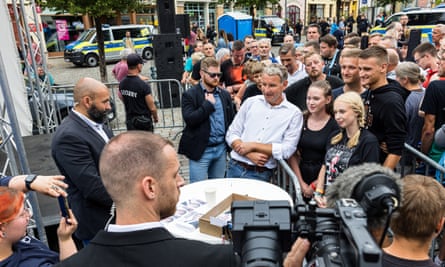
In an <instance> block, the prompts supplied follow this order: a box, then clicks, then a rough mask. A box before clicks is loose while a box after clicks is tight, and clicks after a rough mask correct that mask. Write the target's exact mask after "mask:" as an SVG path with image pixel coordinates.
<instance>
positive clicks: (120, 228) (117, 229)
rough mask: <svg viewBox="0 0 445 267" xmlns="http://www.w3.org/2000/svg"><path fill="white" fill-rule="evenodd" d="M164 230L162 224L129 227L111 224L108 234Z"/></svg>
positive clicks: (142, 224) (149, 223) (143, 224)
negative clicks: (155, 229) (154, 229)
mask: <svg viewBox="0 0 445 267" xmlns="http://www.w3.org/2000/svg"><path fill="white" fill-rule="evenodd" d="M161 227H162V228H163V227H164V226H163V225H162V224H161V222H147V223H138V224H129V225H118V224H110V225H108V228H107V231H108V232H115V233H125V232H133V231H140V230H148V229H153V228H161Z"/></svg>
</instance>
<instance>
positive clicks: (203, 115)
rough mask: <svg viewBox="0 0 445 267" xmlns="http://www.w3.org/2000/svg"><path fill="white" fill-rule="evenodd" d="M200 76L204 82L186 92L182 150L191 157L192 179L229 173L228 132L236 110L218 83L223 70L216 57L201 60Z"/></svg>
mask: <svg viewBox="0 0 445 267" xmlns="http://www.w3.org/2000/svg"><path fill="white" fill-rule="evenodd" d="M200 76H201V80H200V82H199V83H198V84H197V85H195V86H193V87H192V88H190V89H189V90H187V91H186V92H184V94H183V96H182V116H183V118H184V121H185V124H186V126H185V129H184V131H183V132H182V137H181V140H180V142H179V154H183V155H185V156H186V157H187V158H188V159H189V169H190V182H191V183H193V182H197V181H201V180H204V179H208V178H209V179H210V178H223V177H225V170H226V144H225V142H224V136H225V134H226V131H227V129H228V128H229V125H230V123H231V122H232V119H233V117H234V114H235V113H234V108H233V104H232V100H231V97H230V94H229V93H228V92H227V91H226V90H223V89H221V88H219V87H218V85H219V79H220V77H221V72H220V67H219V63H218V61H217V60H216V59H215V58H213V57H206V58H204V59H203V60H202V61H201V70H200Z"/></svg>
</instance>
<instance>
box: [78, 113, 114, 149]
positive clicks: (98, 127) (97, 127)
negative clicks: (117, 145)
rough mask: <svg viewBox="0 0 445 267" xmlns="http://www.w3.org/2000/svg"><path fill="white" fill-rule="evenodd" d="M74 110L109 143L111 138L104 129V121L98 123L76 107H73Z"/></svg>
mask: <svg viewBox="0 0 445 267" xmlns="http://www.w3.org/2000/svg"><path fill="white" fill-rule="evenodd" d="M72 111H73V112H74V113H75V114H76V115H77V116H79V118H81V119H82V120H83V121H84V122H85V123H86V124H87V125H88V126H89V127H91V129H93V130H94V131H96V133H98V134H99V135H100V136H101V137H102V139H103V140H104V141H105V143H107V142H108V141H109V140H110V138H109V137H108V135H107V134H106V133H105V131H104V128H103V126H104V125H103V123H97V122H94V121H92V120H90V119H89V118H88V117H87V116H85V115H83V114H82V113H79V112H78V111H76V110H75V109H74V108H73V109H72Z"/></svg>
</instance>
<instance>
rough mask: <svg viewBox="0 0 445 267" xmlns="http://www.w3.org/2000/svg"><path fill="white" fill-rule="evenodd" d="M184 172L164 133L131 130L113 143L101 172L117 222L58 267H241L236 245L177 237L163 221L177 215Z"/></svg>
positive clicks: (109, 147) (107, 147) (102, 164)
mask: <svg viewBox="0 0 445 267" xmlns="http://www.w3.org/2000/svg"><path fill="white" fill-rule="evenodd" d="M117 166H125V168H117ZM179 168H180V165H179V161H178V159H177V155H176V152H175V149H174V148H173V146H172V144H171V143H170V142H169V141H168V140H165V139H163V138H162V137H161V136H159V135H155V134H152V133H149V132H145V131H144V132H143V131H128V132H125V133H122V134H120V135H118V136H116V137H115V138H113V139H111V141H110V142H109V143H108V144H107V145H106V146H105V148H104V151H103V153H102V156H101V159H100V173H101V174H102V180H103V183H104V185H105V188H106V189H107V191H108V192H109V193H110V196H111V198H112V199H113V201H114V203H115V205H116V224H110V225H109V227H108V228H107V229H106V231H100V232H99V233H98V234H97V235H96V237H95V238H94V239H93V240H91V242H90V244H89V245H88V246H87V247H86V248H84V249H82V250H81V251H80V252H79V253H77V254H75V255H74V256H72V257H70V258H68V259H67V260H65V261H63V262H61V263H60V264H59V265H58V266H96V267H101V266H129V264H130V262H131V266H157V267H164V266H165V267H171V266H213V267H219V266H221V267H223V266H224V267H230V266H236V263H237V262H236V258H235V255H234V253H233V247H232V246H230V245H211V244H207V243H203V242H200V241H195V240H186V239H182V238H176V237H174V236H173V235H172V234H171V233H170V232H169V231H168V230H167V229H165V228H164V227H163V226H162V224H161V223H160V220H162V219H164V218H167V217H169V216H171V215H173V214H174V213H175V211H176V204H177V202H178V200H179V194H180V187H181V186H183V185H184V179H183V178H182V177H181V176H180V175H179Z"/></svg>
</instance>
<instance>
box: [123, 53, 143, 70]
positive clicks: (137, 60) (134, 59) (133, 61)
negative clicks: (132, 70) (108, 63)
mask: <svg viewBox="0 0 445 267" xmlns="http://www.w3.org/2000/svg"><path fill="white" fill-rule="evenodd" d="M138 64H144V60H142V57H141V56H140V55H138V54H136V53H133V54H129V55H128V56H127V65H128V67H135V66H137V65H138Z"/></svg>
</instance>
